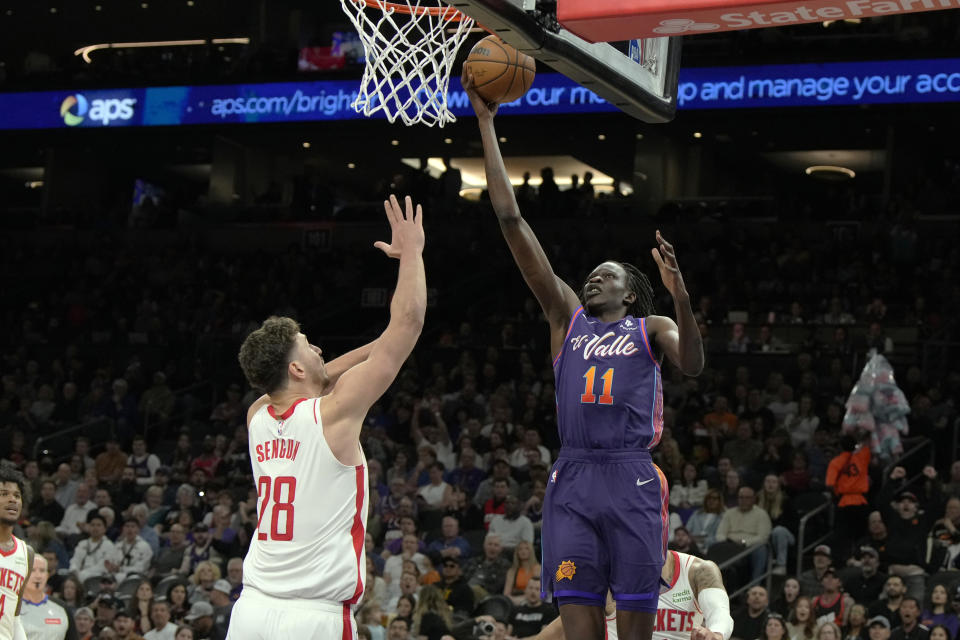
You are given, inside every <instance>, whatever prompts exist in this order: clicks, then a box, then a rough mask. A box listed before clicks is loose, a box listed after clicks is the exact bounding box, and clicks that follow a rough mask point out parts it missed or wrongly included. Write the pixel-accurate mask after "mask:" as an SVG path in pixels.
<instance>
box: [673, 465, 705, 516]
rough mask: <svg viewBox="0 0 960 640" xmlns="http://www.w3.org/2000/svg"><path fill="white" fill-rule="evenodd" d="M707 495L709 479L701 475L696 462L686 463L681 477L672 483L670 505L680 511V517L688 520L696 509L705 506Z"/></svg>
mask: <svg viewBox="0 0 960 640" xmlns="http://www.w3.org/2000/svg"><path fill="white" fill-rule="evenodd" d="M706 495H707V481H706V480H704V479H702V478H700V477H699V474H698V473H697V466H696V465H695V464H693V463H692V462H687V463H685V464H684V465H683V471H682V472H681V475H680V478H678V479H677V480H676V481H675V482H674V483H673V484H672V485H670V507H671V508H673V509H675V510H676V511H678V512H679V513H680V518H681V519H682V520H683V521H686V520H688V519H689V518H690V516H691V515H692V514H693V512H694V511H696V510H697V509H699V508H700V507H702V506H703V499H704V498H705V497H706Z"/></svg>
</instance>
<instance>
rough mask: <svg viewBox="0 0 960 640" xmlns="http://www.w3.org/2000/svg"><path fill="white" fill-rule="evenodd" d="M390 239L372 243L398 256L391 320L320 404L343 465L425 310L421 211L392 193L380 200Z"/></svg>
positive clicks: (332, 445) (328, 436) (420, 324)
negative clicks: (365, 355) (382, 202)
mask: <svg viewBox="0 0 960 640" xmlns="http://www.w3.org/2000/svg"><path fill="white" fill-rule="evenodd" d="M384 209H385V210H386V213H387V219H388V220H389V221H390V227H391V230H392V234H393V237H392V239H391V242H390V244H389V245H388V244H387V243H385V242H377V243H376V247H377V248H379V249H380V250H382V251H383V252H384V253H386V254H387V255H388V256H390V257H392V258H399V259H400V269H399V273H398V275H397V288H396V291H394V294H393V301H392V302H391V303H390V323H389V324H388V325H387V328H386V329H385V330H384V332H383V334H382V335H381V336H380V338H379V339H377V340H376V341H375V342H374V345H373V348H372V349H371V350H370V355H369V356H368V357H367V359H366V360H365V361H364V362H361V363H360V364H358V365H356V366H354V367H351V368H350V369H348V370H347V371H346V372H344V373H343V375H341V376H340V381H339V382H338V383H337V386H336V387H334V389H333V391H331V392H330V394H329V395H328V396H327V397H326V398H325V399H324V400H323V401H322V402H321V404H320V414H321V415H322V416H323V433H324V436H325V437H326V439H327V444H328V445H329V446H330V449H331V450H332V451H333V453H334V455H336V456H337V458H338V459H339V460H340V461H341V462H344V463H345V464H356V462H354V460H355V459H357V457H358V456H359V446H358V443H357V440H358V438H359V436H360V427H361V425H362V422H363V418H364V416H366V414H367V411H368V410H369V409H370V407H371V406H372V405H373V403H374V402H376V401H377V399H378V398H379V397H380V396H381V395H383V392H384V391H386V390H387V388H388V387H389V386H390V385H391V384H392V383H393V380H394V378H396V376H397V373H398V372H399V371H400V367H402V366H403V363H404V362H405V361H406V359H407V357H408V356H409V355H410V352H411V351H413V347H414V345H415V344H416V343H417V338H419V337H420V332H421V330H422V329H423V319H424V315H425V313H426V310H427V282H426V275H425V273H424V268H423V245H424V235H423V212H422V210H421V209H420V206H419V205H418V206H417V208H416V211H414V208H413V201H412V200H411V199H410V198H409V196H408V197H407V198H406V203H405V211H404V209H401V207H400V203H398V202H397V199H396V197H394V196H390V200H389V201H387V202H384Z"/></svg>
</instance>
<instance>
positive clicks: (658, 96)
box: [446, 0, 680, 123]
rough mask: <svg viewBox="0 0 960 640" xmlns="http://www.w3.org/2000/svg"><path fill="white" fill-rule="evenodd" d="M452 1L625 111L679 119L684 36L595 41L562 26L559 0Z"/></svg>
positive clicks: (655, 118) (661, 119) (637, 115)
mask: <svg viewBox="0 0 960 640" xmlns="http://www.w3.org/2000/svg"><path fill="white" fill-rule="evenodd" d="M597 1H598V2H602V1H603V0H597ZM446 2H447V4H449V5H451V6H453V7H454V8H456V9H457V10H459V11H461V12H463V13H464V14H466V15H468V16H470V17H471V18H473V19H474V20H476V21H477V22H478V23H480V24H481V25H483V26H484V27H485V28H486V29H487V30H489V31H491V32H492V33H495V34H497V35H498V36H499V37H500V38H502V39H503V40H504V41H505V42H506V43H507V44H509V45H511V46H513V47H515V48H517V49H519V50H520V51H523V52H525V53H528V54H530V55H531V56H533V57H534V58H536V59H537V60H539V61H540V62H543V63H544V64H546V65H548V66H550V67H552V68H553V69H555V70H557V71H559V72H560V73H563V74H564V75H566V76H567V77H569V78H571V79H572V80H574V81H576V82H577V83H579V84H581V85H582V86H584V87H586V88H587V89H590V90H591V91H593V92H594V93H596V94H597V95H598V96H600V97H601V98H603V99H605V100H606V101H608V102H609V103H611V104H613V105H614V106H616V107H618V108H619V109H620V110H622V111H623V112H625V113H627V114H629V115H631V116H633V117H635V118H638V119H640V120H643V121H645V122H651V123H655V122H668V121H670V120H672V119H673V116H674V114H675V112H676V103H677V78H678V72H679V68H680V38H679V37H659V38H645V39H642V40H631V41H623V42H610V43H608V42H596V43H591V42H587V41H586V40H584V39H583V38H580V37H579V36H577V35H574V34H573V33H571V32H570V31H568V30H567V29H565V28H563V26H561V25H560V23H559V22H558V21H557V15H556V6H557V3H556V2H555V1H549V0H446Z"/></svg>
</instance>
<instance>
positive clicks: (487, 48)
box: [464, 36, 537, 103]
mask: <svg viewBox="0 0 960 640" xmlns="http://www.w3.org/2000/svg"><path fill="white" fill-rule="evenodd" d="M464 65H466V67H467V69H468V70H469V71H470V73H472V74H473V81H474V87H475V88H476V90H477V93H478V94H480V97H481V98H483V99H484V100H486V101H487V102H497V103H503V102H513V101H514V100H516V99H517V98H519V97H520V96H522V95H523V94H525V93H526V92H527V91H528V90H529V89H530V86H531V85H532V84H533V78H534V77H535V76H536V74H537V69H536V65H535V63H534V60H533V58H532V57H530V56H528V55H527V54H525V53H521V52H519V51H517V50H516V49H514V48H513V47H511V46H510V45H508V44H507V43H505V42H504V41H503V40H501V39H500V38H498V37H497V36H487V37H486V38H484V39H483V40H481V41H480V42H478V43H477V44H475V45H474V47H473V49H471V50H470V55H469V56H467V61H466V62H465V63H464Z"/></svg>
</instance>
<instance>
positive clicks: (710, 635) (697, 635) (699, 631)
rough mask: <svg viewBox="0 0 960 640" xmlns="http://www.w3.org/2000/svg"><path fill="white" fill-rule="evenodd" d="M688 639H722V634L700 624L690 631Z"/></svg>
mask: <svg viewBox="0 0 960 640" xmlns="http://www.w3.org/2000/svg"><path fill="white" fill-rule="evenodd" d="M690 640H723V636H722V635H720V634H719V633H714V632H713V631H710V629H707V628H706V627H704V626H700V627H696V628H695V629H694V630H693V631H691V632H690Z"/></svg>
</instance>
